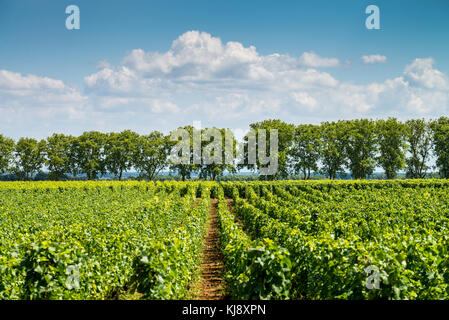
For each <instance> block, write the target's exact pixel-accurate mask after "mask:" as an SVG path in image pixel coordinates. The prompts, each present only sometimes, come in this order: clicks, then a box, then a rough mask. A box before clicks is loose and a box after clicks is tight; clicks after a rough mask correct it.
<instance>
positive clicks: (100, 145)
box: [72, 131, 106, 180]
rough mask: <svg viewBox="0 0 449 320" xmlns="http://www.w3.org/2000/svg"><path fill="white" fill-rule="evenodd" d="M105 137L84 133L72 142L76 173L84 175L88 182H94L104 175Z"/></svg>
mask: <svg viewBox="0 0 449 320" xmlns="http://www.w3.org/2000/svg"><path fill="white" fill-rule="evenodd" d="M105 140H106V136H105V135H104V134H103V133H101V132H98V131H88V132H84V133H83V134H82V135H81V136H79V137H78V138H77V139H76V140H74V141H73V144H72V148H73V157H74V160H75V163H76V168H77V171H79V172H80V173H85V174H86V176H87V179H88V180H95V179H97V178H98V175H99V174H105V173H106V165H105V161H104V145H105Z"/></svg>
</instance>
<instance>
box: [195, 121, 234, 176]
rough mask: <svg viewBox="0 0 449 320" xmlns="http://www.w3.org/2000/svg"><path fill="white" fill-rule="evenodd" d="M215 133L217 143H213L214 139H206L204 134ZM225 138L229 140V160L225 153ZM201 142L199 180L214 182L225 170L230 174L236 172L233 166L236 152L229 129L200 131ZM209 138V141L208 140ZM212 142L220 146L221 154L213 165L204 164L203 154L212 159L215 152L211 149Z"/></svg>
mask: <svg viewBox="0 0 449 320" xmlns="http://www.w3.org/2000/svg"><path fill="white" fill-rule="evenodd" d="M207 132H210V133H216V135H217V136H218V139H219V140H217V141H215V137H207V135H206V133H207ZM226 136H228V140H229V144H230V146H229V149H230V151H231V152H230V153H229V158H227V156H228V154H227V153H226ZM202 137H203V138H202V142H201V150H202V155H203V161H202V164H201V167H200V178H203V179H208V178H210V179H212V180H214V181H215V180H216V179H217V177H221V176H223V173H224V172H225V171H226V170H227V171H229V172H231V173H235V172H236V168H235V165H234V154H235V151H236V145H237V143H236V140H235V138H234V135H233V133H232V131H231V130H230V129H218V128H215V127H214V128H211V129H204V130H202ZM208 138H209V139H208ZM214 142H216V143H217V144H219V145H220V147H219V148H221V153H220V154H218V157H217V159H216V160H218V161H214V162H213V163H205V161H204V160H205V158H204V156H205V154H210V156H211V158H213V157H214V156H215V155H216V154H215V152H217V150H215V148H214V147H213V144H214ZM217 147H218V146H217ZM209 148H211V151H210V152H209V151H208V149H209Z"/></svg>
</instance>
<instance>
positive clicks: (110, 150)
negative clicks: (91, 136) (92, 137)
mask: <svg viewBox="0 0 449 320" xmlns="http://www.w3.org/2000/svg"><path fill="white" fill-rule="evenodd" d="M138 143H139V134H137V133H135V132H133V131H130V130H125V131H122V132H120V133H114V132H112V133H109V134H108V135H106V137H105V146H104V154H105V159H104V161H105V166H106V169H107V170H108V171H109V172H110V173H112V174H114V175H115V176H117V177H118V179H119V180H122V176H123V172H126V171H128V170H130V169H131V168H132V166H133V163H134V159H135V157H136V152H138Z"/></svg>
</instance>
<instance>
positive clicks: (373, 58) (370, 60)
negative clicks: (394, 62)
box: [362, 54, 387, 64]
mask: <svg viewBox="0 0 449 320" xmlns="http://www.w3.org/2000/svg"><path fill="white" fill-rule="evenodd" d="M362 60H363V62H364V63H365V64H374V63H384V62H386V61H387V57H386V56H383V55H380V54H371V55H369V56H362Z"/></svg>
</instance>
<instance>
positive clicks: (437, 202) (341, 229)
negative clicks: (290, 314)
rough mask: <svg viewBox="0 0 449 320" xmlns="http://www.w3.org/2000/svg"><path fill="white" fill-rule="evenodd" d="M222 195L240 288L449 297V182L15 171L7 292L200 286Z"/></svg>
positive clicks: (176, 295) (224, 232)
mask: <svg viewBox="0 0 449 320" xmlns="http://www.w3.org/2000/svg"><path fill="white" fill-rule="evenodd" d="M211 205H214V206H215V208H216V212H217V215H218V229H219V234H220V237H219V240H220V249H221V253H222V257H223V262H224V265H225V274H224V275H223V277H224V279H225V281H226V291H227V295H229V297H231V298H234V299H376V298H386V299H447V298H448V297H449V287H448V283H449V269H448V268H449V255H448V249H449V233H448V231H449V182H447V181H446V180H396V181H390V180H388V181H344V182H343V181H339V182H336V181H332V182H330V181H315V182H310V181H309V182H303V181H279V182H223V183H215V182H165V183H153V182H39V183H37V182H35V183H26V182H22V183H1V184H0V299H116V298H121V299H123V298H128V299H189V298H192V293H191V288H192V285H193V283H194V282H195V281H196V279H197V278H198V274H199V266H200V263H201V256H202V251H203V247H204V238H205V237H204V235H205V233H206V227H205V226H206V224H207V220H208V217H209V215H210V212H211V210H210V208H211ZM367 267H370V268H374V269H376V270H378V276H379V287H378V288H372V287H371V288H370V287H369V286H367V277H368V276H369V274H368V273H367V272H366V268H367ZM376 272H377V271H376Z"/></svg>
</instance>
